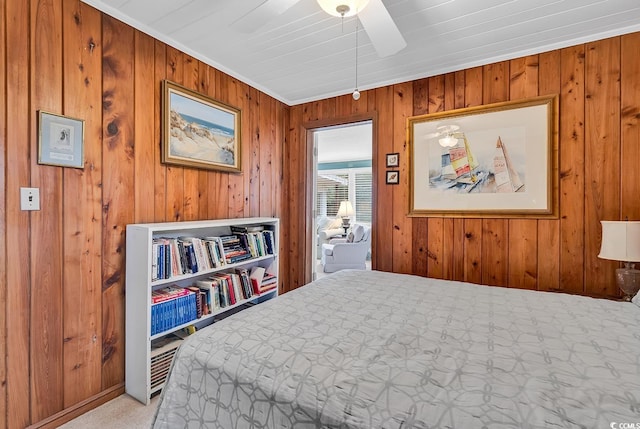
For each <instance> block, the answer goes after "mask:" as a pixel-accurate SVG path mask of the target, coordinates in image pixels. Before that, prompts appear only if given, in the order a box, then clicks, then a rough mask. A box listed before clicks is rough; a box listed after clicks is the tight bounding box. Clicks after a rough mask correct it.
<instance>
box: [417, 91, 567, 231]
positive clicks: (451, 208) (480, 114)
mask: <svg viewBox="0 0 640 429" xmlns="http://www.w3.org/2000/svg"><path fill="white" fill-rule="evenodd" d="M557 104H558V100H557V96H544V97H536V98H531V99H527V100H523V101H509V102H504V103H495V104H489V105H484V106H477V107H468V108H464V109H456V110H450V111H446V112H438V113H433V114H428V115H421V116H414V117H410V118H409V119H408V121H407V128H408V130H407V131H408V141H409V156H410V162H409V168H410V172H409V187H410V191H409V198H410V202H409V216H438V217H442V216H446V217H486V218H493V217H502V218H505V217H513V218H519V217H532V218H557V217H558V145H557V129H558V116H557V115H558V113H557V112H558V107H557Z"/></svg>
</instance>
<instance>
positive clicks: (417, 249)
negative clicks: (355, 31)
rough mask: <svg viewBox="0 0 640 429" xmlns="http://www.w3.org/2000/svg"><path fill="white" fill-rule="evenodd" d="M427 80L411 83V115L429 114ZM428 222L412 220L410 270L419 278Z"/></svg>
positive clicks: (425, 258) (426, 253) (422, 272)
mask: <svg viewBox="0 0 640 429" xmlns="http://www.w3.org/2000/svg"><path fill="white" fill-rule="evenodd" d="M429 99H430V94H429V79H420V80H417V81H414V82H413V114H414V115H425V114H427V113H429ZM428 225H429V220H428V219H427V218H419V217H418V218H413V219H412V236H413V255H414V256H413V258H412V261H411V262H412V264H413V266H412V269H411V272H412V273H413V274H417V275H420V276H427V275H429V272H428V267H429V252H430V250H429V243H428V238H429V237H428V229H427V227H428Z"/></svg>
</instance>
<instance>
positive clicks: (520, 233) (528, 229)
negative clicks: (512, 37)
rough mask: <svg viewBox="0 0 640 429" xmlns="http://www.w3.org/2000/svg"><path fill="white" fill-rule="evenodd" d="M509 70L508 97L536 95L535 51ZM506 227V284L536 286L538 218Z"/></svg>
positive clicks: (522, 220)
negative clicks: (507, 233)
mask: <svg viewBox="0 0 640 429" xmlns="http://www.w3.org/2000/svg"><path fill="white" fill-rule="evenodd" d="M509 73H510V76H509V86H510V87H509V96H510V99H511V100H522V99H526V98H529V97H535V96H536V95H538V56H537V55H532V56H528V57H524V58H519V59H517V60H512V61H511V62H510V65H509ZM507 144H508V143H507ZM525 187H526V185H525ZM508 228H509V243H508V246H509V255H508V258H509V264H508V280H507V285H508V286H509V287H516V288H524V289H536V287H537V271H538V264H537V262H538V261H537V259H538V240H537V233H538V221H537V220H535V219H510V220H509V225H508Z"/></svg>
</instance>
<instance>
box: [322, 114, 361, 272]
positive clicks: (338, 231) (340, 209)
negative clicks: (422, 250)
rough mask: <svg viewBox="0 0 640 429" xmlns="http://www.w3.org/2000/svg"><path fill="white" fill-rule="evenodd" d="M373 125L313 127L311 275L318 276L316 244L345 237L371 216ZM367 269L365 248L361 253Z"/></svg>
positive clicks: (359, 123) (355, 124)
mask: <svg viewBox="0 0 640 429" xmlns="http://www.w3.org/2000/svg"><path fill="white" fill-rule="evenodd" d="M372 133H373V124H372V121H370V120H368V121H363V122H357V123H352V124H343V125H339V126H331V127H326V128H319V129H315V130H313V167H314V168H313V170H314V174H313V178H314V183H313V214H314V215H313V219H314V220H313V222H314V225H313V231H315V234H314V235H315V237H314V243H313V257H312V265H313V266H312V267H311V269H312V273H313V277H312V278H313V279H314V280H315V279H316V278H319V277H321V276H323V275H324V271H323V266H322V258H321V256H322V244H324V243H328V242H329V241H330V240H331V239H336V238H346V237H347V236H348V234H349V232H351V228H352V227H353V225H355V224H362V225H365V226H366V227H369V228H370V227H371V225H372V221H373V134H372ZM366 267H367V269H371V249H369V251H368V254H367V257H366Z"/></svg>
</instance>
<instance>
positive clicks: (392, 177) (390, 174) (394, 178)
mask: <svg viewBox="0 0 640 429" xmlns="http://www.w3.org/2000/svg"><path fill="white" fill-rule="evenodd" d="M398 183H400V172H399V171H396V170H393V171H387V180H386V184H387V185H397V184H398Z"/></svg>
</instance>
